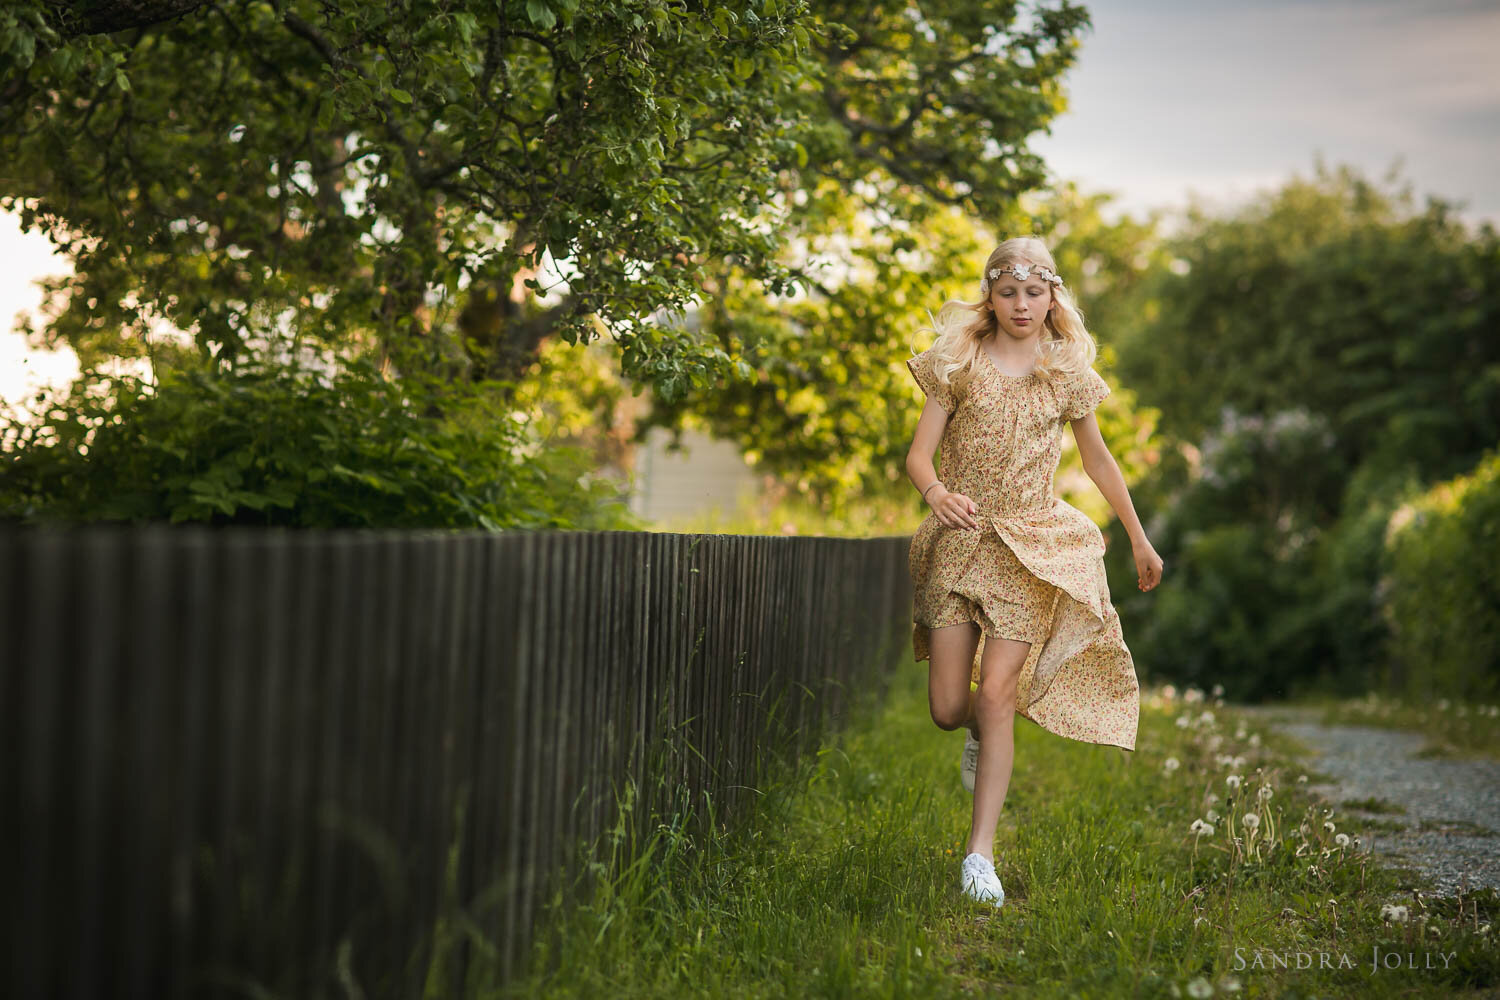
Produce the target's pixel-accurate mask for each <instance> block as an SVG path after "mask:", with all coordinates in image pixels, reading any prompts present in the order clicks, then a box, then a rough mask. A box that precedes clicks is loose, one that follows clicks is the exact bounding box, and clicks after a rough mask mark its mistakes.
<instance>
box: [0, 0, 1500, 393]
mask: <svg viewBox="0 0 1500 1000" xmlns="http://www.w3.org/2000/svg"><path fill="white" fill-rule="evenodd" d="M1085 6H1087V8H1088V9H1089V11H1090V12H1091V14H1092V17H1093V23H1094V26H1093V28H1092V30H1091V31H1089V32H1087V33H1086V34H1085V35H1084V37H1083V47H1082V51H1081V53H1080V57H1079V60H1078V64H1077V65H1076V66H1075V67H1074V69H1073V70H1072V72H1071V73H1069V75H1068V76H1067V78H1066V81H1065V83H1066V86H1067V91H1068V96H1069V102H1070V106H1069V108H1068V110H1067V112H1066V113H1065V114H1064V115H1063V116H1062V117H1060V118H1059V119H1058V120H1057V121H1055V122H1054V123H1053V125H1052V129H1051V134H1050V135H1039V136H1037V137H1035V138H1034V140H1033V142H1032V148H1033V149H1034V150H1035V151H1036V152H1037V153H1038V154H1040V155H1041V156H1042V157H1043V158H1044V159H1045V160H1046V161H1047V163H1048V165H1049V166H1050V168H1051V170H1052V171H1053V173H1054V174H1055V175H1056V176H1057V177H1058V178H1063V179H1070V180H1073V181H1076V182H1077V183H1078V185H1079V187H1080V188H1081V189H1083V190H1084V191H1085V192H1090V193H1092V192H1099V191H1107V192H1112V193H1113V194H1114V195H1115V196H1116V200H1115V203H1114V205H1115V209H1116V211H1117V212H1118V211H1124V212H1131V213H1137V214H1138V213H1140V212H1142V211H1144V210H1145V209H1147V208H1151V207H1158V206H1160V207H1164V208H1168V209H1172V208H1176V207H1181V206H1182V205H1183V204H1185V202H1186V200H1187V199H1188V197H1189V196H1194V197H1197V198H1198V199H1199V200H1200V201H1202V202H1204V203H1206V204H1208V205H1211V206H1212V205H1224V206H1229V205H1232V204H1233V203H1235V202H1236V201H1239V200H1241V199H1243V198H1245V197H1247V196H1249V195H1251V194H1253V193H1254V192H1256V191H1257V190H1259V189H1263V188H1267V187H1270V186H1274V185H1277V184H1279V183H1281V182H1283V181H1285V180H1287V179H1289V178H1290V177H1292V176H1293V175H1300V176H1303V177H1307V176H1311V174H1312V173H1313V168H1314V162H1315V159H1316V158H1317V157H1319V156H1321V157H1322V159H1323V161H1324V162H1325V163H1326V164H1328V165H1329V166H1330V167H1332V166H1335V165H1337V164H1342V163H1347V164H1351V165H1353V166H1355V167H1357V168H1358V169H1360V171H1361V172H1363V173H1364V175H1365V176H1366V177H1368V178H1370V179H1372V180H1377V181H1378V180H1379V179H1380V178H1381V177H1383V176H1384V175H1385V174H1386V173H1387V172H1388V171H1389V170H1391V169H1392V168H1393V167H1399V169H1400V177H1401V178H1402V180H1403V181H1405V182H1408V183H1410V184H1411V185H1412V188H1413V191H1414V194H1415V195H1416V197H1417V200H1418V204H1420V203H1421V199H1422V198H1423V197H1425V196H1426V195H1429V194H1430V195H1435V196H1438V197H1441V198H1444V199H1445V200H1449V201H1457V202H1459V203H1460V210H1459V214H1460V215H1461V216H1462V217H1464V218H1465V219H1466V220H1467V221H1469V222H1471V223H1475V224H1477V223H1479V222H1480V221H1481V220H1488V221H1490V222H1492V223H1497V224H1500V169H1497V163H1500V156H1497V153H1500V58H1497V56H1496V53H1497V52H1500V0H1431V2H1417V0H1406V2H1397V0H1345V2H1325V0H1280V2H1255V0H1251V2H1242V3H1227V2H1221V0H1098V2H1095V3H1087V4H1085ZM0 260H3V261H4V264H5V266H4V267H3V268H0V401H3V402H9V403H12V404H15V403H18V402H19V401H20V400H22V399H23V398H24V397H26V396H28V395H30V394H31V393H32V392H34V391H35V387H36V386H38V385H40V384H43V383H62V382H66V381H67V380H68V379H70V378H71V377H72V376H73V375H75V374H76V373H77V364H76V361H75V359H74V358H73V356H72V354H71V352H66V353H63V354H50V353H48V352H44V351H33V350H28V348H27V346H26V344H25V343H24V342H23V340H22V338H21V337H20V336H19V335H18V334H16V333H14V332H13V331H12V328H13V326H14V322H13V319H14V317H15V316H16V314H17V313H18V312H22V311H30V310H32V309H34V308H35V307H36V305H37V303H38V302H39V301H40V293H39V292H38V291H37V290H36V288H35V287H34V286H33V284H32V281H33V279H34V278H35V277H37V276H39V275H44V274H52V273H60V272H63V271H65V270H66V262H65V261H64V260H63V259H62V258H60V257H54V256H53V255H52V254H51V246H50V244H49V243H48V241H47V240H46V239H45V238H44V237H43V236H41V235H40V234H36V233H31V234H22V233H21V232H20V227H19V221H18V219H17V217H16V216H14V215H10V214H7V213H0Z"/></svg>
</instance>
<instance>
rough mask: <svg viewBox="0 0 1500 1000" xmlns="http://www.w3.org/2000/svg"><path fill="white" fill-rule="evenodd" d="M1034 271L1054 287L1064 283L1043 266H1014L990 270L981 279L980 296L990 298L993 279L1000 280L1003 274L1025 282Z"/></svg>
mask: <svg viewBox="0 0 1500 1000" xmlns="http://www.w3.org/2000/svg"><path fill="white" fill-rule="evenodd" d="M1033 270H1035V271H1036V274H1037V277H1039V278H1041V279H1042V280H1043V281H1050V282H1051V283H1052V284H1054V285H1061V284H1062V283H1063V280H1062V278H1061V277H1060V276H1058V275H1056V274H1054V273H1053V272H1052V270H1051V269H1050V268H1046V267H1043V266H1042V265H1041V264H1012V265H1011V266H1010V267H992V268H990V273H989V274H987V275H985V276H984V277H982V278H980V279H979V294H980V295H982V296H984V297H985V298H989V297H990V279H991V278H998V277H1000V276H1001V275H1002V274H1013V275H1015V276H1016V278H1018V279H1019V280H1021V281H1025V280H1026V279H1027V278H1029V277H1031V272H1032V271H1033Z"/></svg>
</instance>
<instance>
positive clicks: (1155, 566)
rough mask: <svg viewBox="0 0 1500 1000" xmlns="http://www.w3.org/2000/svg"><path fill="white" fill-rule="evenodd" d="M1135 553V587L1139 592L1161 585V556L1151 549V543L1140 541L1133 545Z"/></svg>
mask: <svg viewBox="0 0 1500 1000" xmlns="http://www.w3.org/2000/svg"><path fill="white" fill-rule="evenodd" d="M1131 548H1132V550H1133V551H1134V553H1135V573H1136V577H1137V579H1136V587H1138V588H1139V589H1141V590H1151V589H1152V588H1153V587H1155V586H1156V585H1157V584H1158V583H1161V568H1162V561H1161V556H1159V555H1157V554H1156V550H1155V549H1153V548H1152V547H1151V543H1150V542H1148V541H1146V540H1145V539H1142V540H1141V541H1139V542H1137V543H1136V544H1135V545H1133V546H1132V547H1131Z"/></svg>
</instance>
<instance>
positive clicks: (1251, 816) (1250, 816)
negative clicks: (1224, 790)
mask: <svg viewBox="0 0 1500 1000" xmlns="http://www.w3.org/2000/svg"><path fill="white" fill-rule="evenodd" d="M1242 822H1243V823H1244V824H1245V829H1247V830H1254V829H1255V828H1256V827H1258V826H1260V817H1259V816H1257V815H1256V814H1255V813H1245V818H1244V819H1243V820H1242Z"/></svg>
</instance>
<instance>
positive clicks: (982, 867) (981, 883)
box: [961, 854, 1005, 906]
mask: <svg viewBox="0 0 1500 1000" xmlns="http://www.w3.org/2000/svg"><path fill="white" fill-rule="evenodd" d="M961 882H962V885H963V891H964V895H965V896H968V897H969V898H970V899H972V900H975V901H976V902H980V903H993V904H994V905H995V906H1004V905H1005V889H1004V888H1002V887H1001V885H1000V876H999V875H997V874H995V865H994V863H993V862H991V861H990V859H989V858H987V857H985V856H984V855H983V854H970V855H969V856H968V857H966V858H964V863H963V868H962V875H961Z"/></svg>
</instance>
